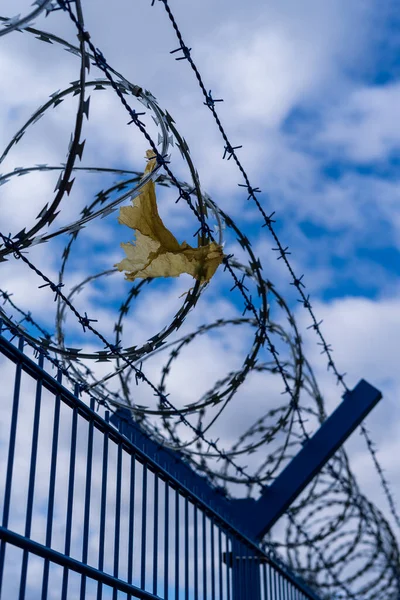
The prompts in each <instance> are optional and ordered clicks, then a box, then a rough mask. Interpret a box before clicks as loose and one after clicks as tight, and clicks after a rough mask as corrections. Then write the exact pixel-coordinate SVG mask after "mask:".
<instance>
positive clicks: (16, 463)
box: [0, 330, 318, 600]
mask: <svg viewBox="0 0 400 600" xmlns="http://www.w3.org/2000/svg"><path fill="white" fill-rule="evenodd" d="M0 331H1V330H0ZM11 337H12V336H11V335H9V334H8V333H7V335H6V334H5V335H1V334H0V374H1V385H0V464H1V469H0V511H1V512H2V523H1V527H0V598H4V599H5V598H7V599H8V598H12V599H13V598H18V599H19V600H24V599H27V600H35V599H36V598H37V599H39V598H40V599H41V600H46V599H53V598H54V599H57V600H59V599H60V598H61V600H67V599H74V600H75V599H77V598H80V599H92V598H93V599H96V600H100V599H108V598H110V599H112V600H116V599H119V598H124V599H126V598H129V599H131V598H146V599H155V598H163V599H164V600H183V599H184V600H189V599H190V600H245V599H246V600H247V599H248V600H305V599H312V600H318V597H317V596H316V595H315V594H314V593H313V592H312V591H311V590H310V589H308V588H307V587H306V586H305V585H304V583H303V582H302V581H300V580H299V579H298V578H296V577H295V576H294V575H293V574H292V573H291V572H290V571H289V569H287V567H286V566H285V565H284V564H282V563H281V562H280V561H279V560H277V559H274V558H271V557H270V556H268V555H266V554H265V553H264V552H262V550H261V549H260V548H259V547H258V546H257V545H256V544H255V543H254V542H253V541H252V540H251V539H250V538H249V537H247V536H246V531H243V528H242V527H241V524H240V522H237V521H235V519H234V517H231V516H230V512H229V501H228V500H227V499H226V498H224V497H223V496H221V495H219V494H218V493H217V492H216V491H215V490H214V489H213V488H211V487H210V486H209V485H208V483H207V481H206V480H205V479H204V478H203V477H201V476H199V475H198V474H196V473H195V472H194V471H192V470H191V469H190V467H189V466H188V465H186V464H185V463H184V462H183V461H182V459H181V457H180V456H179V455H178V454H177V453H175V452H172V451H170V450H169V449H167V448H166V447H165V446H162V444H160V443H157V442H156V441H154V440H152V439H150V438H149V437H148V436H147V435H146V433H145V432H144V431H143V430H142V429H141V428H139V427H138V426H137V425H136V424H135V423H133V422H132V421H131V419H130V416H129V413H127V412H125V411H118V412H117V414H115V415H112V416H111V418H110V415H109V413H108V412H107V411H105V412H104V415H102V414H100V413H98V412H96V411H95V403H94V400H91V401H90V404H89V405H87V404H85V403H84V402H83V400H82V399H80V398H79V389H78V386H77V387H76V389H75V390H74V392H72V391H70V390H69V389H68V388H67V387H64V386H63V377H64V375H65V374H64V373H63V371H62V369H60V368H58V369H57V368H55V372H54V373H52V372H51V370H50V369H51V365H50V364H49V361H48V360H47V359H46V358H45V357H44V355H43V352H41V351H37V352H36V355H35V352H34V349H32V348H31V346H27V345H26V344H25V342H24V339H23V338H21V337H18V336H15V339H10V338H11ZM1 512H0V514H1Z"/></svg>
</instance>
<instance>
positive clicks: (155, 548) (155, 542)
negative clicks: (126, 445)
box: [153, 473, 158, 595]
mask: <svg viewBox="0 0 400 600" xmlns="http://www.w3.org/2000/svg"><path fill="white" fill-rule="evenodd" d="M157 569H158V475H157V473H154V537H153V594H154V595H157Z"/></svg>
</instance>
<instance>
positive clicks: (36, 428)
mask: <svg viewBox="0 0 400 600" xmlns="http://www.w3.org/2000/svg"><path fill="white" fill-rule="evenodd" d="M38 364H39V368H40V369H43V364H44V354H43V352H40V353H39V361H38ZM41 399H42V381H41V379H38V380H37V382H36V397H35V411H34V417H33V431H32V444H31V464H30V469H29V483H28V498H27V502H26V518H25V537H27V538H30V537H31V527H32V511H33V493H34V489H35V475H36V461H37V451H38V438H39V422H40V405H41ZM28 556H29V553H28V551H27V550H24V552H23V556H22V568H21V581H20V588H19V600H24V598H25V591H26V576H27V571H28Z"/></svg>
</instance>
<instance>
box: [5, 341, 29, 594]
mask: <svg viewBox="0 0 400 600" xmlns="http://www.w3.org/2000/svg"><path fill="white" fill-rule="evenodd" d="M23 349H24V339H23V338H22V337H20V338H19V339H18V350H20V351H21V352H23ZM21 374H22V363H21V362H18V363H17V365H16V368H15V380H14V396H13V408H12V413H11V426H10V441H9V444H8V458H7V473H6V484H5V489H4V506H3V519H2V526H3V527H8V519H9V517H10V499H11V485H12V473H13V467H14V455H15V438H16V434H17V419H18V407H19V395H20V391H21ZM5 554H6V543H5V542H4V541H3V540H1V541H0V597H1V589H2V583H3V573H4V560H5Z"/></svg>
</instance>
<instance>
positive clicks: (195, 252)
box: [114, 150, 223, 282]
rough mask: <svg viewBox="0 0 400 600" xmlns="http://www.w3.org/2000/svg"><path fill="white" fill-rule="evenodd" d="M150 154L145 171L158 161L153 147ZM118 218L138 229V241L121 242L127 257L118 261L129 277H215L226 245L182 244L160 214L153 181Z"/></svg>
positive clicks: (148, 170)
mask: <svg viewBox="0 0 400 600" xmlns="http://www.w3.org/2000/svg"><path fill="white" fill-rule="evenodd" d="M146 155H147V158H148V159H149V161H148V163H147V166H146V170H145V175H146V174H147V173H150V172H151V171H152V170H153V169H154V167H155V164H156V159H155V157H154V153H153V152H152V151H151V150H148V151H147V152H146ZM118 222H119V223H122V224H123V225H127V226H128V227H130V228H131V229H134V230H135V232H136V240H135V243H134V244H131V243H127V244H124V243H122V244H121V246H122V248H123V249H124V250H125V253H126V258H124V259H123V260H121V262H119V263H117V264H116V265H114V266H116V267H117V268H118V270H119V271H126V273H125V278H126V279H127V280H128V281H133V280H134V279H137V278H144V279H145V278H147V277H178V276H179V275H181V273H188V274H189V275H192V276H193V277H194V278H195V279H197V280H199V281H201V282H205V281H209V280H210V279H211V277H212V276H213V275H214V273H215V271H216V270H217V268H218V266H219V265H220V264H221V262H222V259H223V253H222V246H219V245H218V244H216V243H215V242H211V243H210V244H207V245H206V246H200V247H199V248H192V246H189V244H187V243H186V242H183V243H182V244H180V243H179V242H178V241H177V239H176V238H175V236H174V235H173V234H172V233H171V232H170V231H169V230H168V229H167V228H166V227H165V225H164V223H163V222H162V220H161V217H160V215H159V214H158V209H157V201H156V193H155V185H154V183H153V181H149V182H148V183H146V185H145V186H144V187H143V188H142V190H141V194H140V195H139V196H137V197H136V198H135V199H134V201H133V206H123V207H122V208H121V209H120V213H119V217H118Z"/></svg>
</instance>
